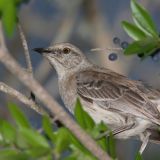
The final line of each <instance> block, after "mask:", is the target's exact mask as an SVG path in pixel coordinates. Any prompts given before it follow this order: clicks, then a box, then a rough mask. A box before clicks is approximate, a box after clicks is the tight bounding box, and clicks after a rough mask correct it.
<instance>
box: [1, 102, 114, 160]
mask: <svg viewBox="0 0 160 160" xmlns="http://www.w3.org/2000/svg"><path fill="white" fill-rule="evenodd" d="M9 111H10V114H11V116H12V118H13V122H12V123H10V122H8V121H5V120H0V147H1V149H0V160H1V159H3V160H4V159H5V160H12V159H16V160H32V159H34V160H36V159H38V160H43V159H44V160H51V159H64V160H77V159H78V160H84V159H87V160H95V159H96V158H95V157H94V156H93V155H92V154H91V153H90V152H89V151H88V150H87V149H86V148H85V147H84V146H83V145H82V144H81V143H80V142H79V140H78V139H77V138H76V137H75V136H74V135H73V134H72V133H71V132H70V131H69V130H68V129H67V128H65V127H61V128H58V129H55V128H54V126H53V125H52V123H51V120H50V119H49V117H48V116H46V115H45V116H43V120H42V129H41V130H42V131H43V132H39V131H37V130H36V129H34V128H33V127H32V126H31V124H30V123H29V121H28V120H27V118H26V117H25V115H24V114H23V112H22V111H21V110H20V109H19V108H18V107H17V106H16V105H15V104H12V103H10V104H9ZM74 114H75V119H76V121H77V123H78V124H79V125H80V126H81V127H82V128H83V129H84V130H86V131H87V132H88V134H90V135H91V136H92V137H93V138H96V137H98V136H99V134H100V133H102V132H104V131H106V130H108V128H107V126H106V125H105V124H104V123H103V122H101V123H99V124H96V123H95V122H94V121H93V119H92V118H91V117H90V116H89V114H88V113H87V112H85V111H84V110H83V108H82V106H81V103H80V101H79V100H78V101H77V104H76V107H75V111H74ZM97 143H98V144H99V145H100V146H101V148H102V149H104V150H105V151H107V152H108V153H109V154H110V156H111V157H112V158H113V159H115V158H116V153H115V142H114V139H113V135H112V134H110V136H109V137H108V138H106V137H103V138H101V139H99V140H97Z"/></svg>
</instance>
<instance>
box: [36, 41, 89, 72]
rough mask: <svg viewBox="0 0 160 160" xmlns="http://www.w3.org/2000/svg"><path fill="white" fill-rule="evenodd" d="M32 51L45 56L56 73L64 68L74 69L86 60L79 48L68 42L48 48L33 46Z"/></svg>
mask: <svg viewBox="0 0 160 160" xmlns="http://www.w3.org/2000/svg"><path fill="white" fill-rule="evenodd" d="M34 51H36V52H38V53H40V54H42V55H43V56H44V57H46V58H47V59H48V60H49V62H50V63H51V65H53V66H54V67H55V69H56V70H57V72H58V74H59V72H64V71H66V70H73V69H76V68H77V67H79V66H80V65H81V64H82V62H84V61H86V62H87V59H86V57H85V56H84V55H83V53H82V52H81V50H79V49H78V48H77V47H76V46H74V45H72V44H70V43H57V44H55V45H53V46H50V47H48V48H35V49H34Z"/></svg>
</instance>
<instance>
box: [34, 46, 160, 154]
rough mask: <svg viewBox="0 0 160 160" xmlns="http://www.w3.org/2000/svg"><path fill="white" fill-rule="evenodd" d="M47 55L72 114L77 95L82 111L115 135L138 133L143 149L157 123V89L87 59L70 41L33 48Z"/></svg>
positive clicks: (159, 115)
mask: <svg viewBox="0 0 160 160" xmlns="http://www.w3.org/2000/svg"><path fill="white" fill-rule="evenodd" d="M34 50H35V51H37V52H39V53H41V54H42V55H43V56H44V57H46V58H47V59H48V60H49V62H50V64H51V65H52V66H54V68H55V69H56V71H57V74H58V84H59V92H60V95H61V98H62V99H63V101H64V104H65V106H66V107H67V108H68V110H69V111H70V112H72V113H73V110H74V106H75V102H76V100H77V98H78V97H79V99H80V101H81V103H82V105H83V107H84V110H85V111H87V112H88V113H89V114H90V115H91V116H92V117H93V119H94V120H95V121H96V122H100V121H103V122H105V123H106V124H107V125H108V126H109V127H110V129H111V130H112V131H113V134H114V135H115V137H116V138H120V139H126V138H129V137H132V136H137V135H139V136H140V139H141V140H142V145H141V148H140V153H142V152H143V150H144V149H145V147H146V145H147V143H148V140H149V136H150V132H149V131H148V129H156V128H158V125H160V112H159V110H160V103H159V99H160V92H159V91H158V90H154V89H152V88H151V87H146V86H145V85H144V84H143V83H142V82H140V81H134V80H130V79H128V78H127V77H125V76H123V75H120V74H118V73H115V72H113V71H111V70H110V69H107V68H102V67H99V66H96V65H94V64H92V63H91V62H89V61H88V59H87V58H86V57H85V55H84V54H83V52H82V51H81V50H80V49H78V48H77V47H75V46H74V45H72V44H70V43H58V44H55V45H53V46H50V47H48V48H35V49H34Z"/></svg>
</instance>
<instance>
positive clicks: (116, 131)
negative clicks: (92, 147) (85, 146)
mask: <svg viewBox="0 0 160 160" xmlns="http://www.w3.org/2000/svg"><path fill="white" fill-rule="evenodd" d="M134 125H135V124H134V123H131V124H127V125H123V126H120V127H117V128H115V129H113V130H107V131H105V132H103V133H101V134H100V135H99V136H98V137H97V138H96V140H99V139H101V138H103V137H104V136H109V134H110V132H111V133H112V134H113V135H116V134H119V133H121V132H124V131H126V130H129V129H131V128H132V127H133V126H134Z"/></svg>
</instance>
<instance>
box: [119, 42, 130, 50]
mask: <svg viewBox="0 0 160 160" xmlns="http://www.w3.org/2000/svg"><path fill="white" fill-rule="evenodd" d="M128 45H129V43H128V42H126V41H124V42H122V43H121V48H122V49H126V48H127V47H128Z"/></svg>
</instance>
